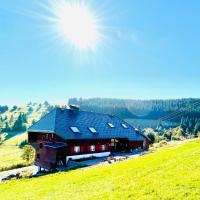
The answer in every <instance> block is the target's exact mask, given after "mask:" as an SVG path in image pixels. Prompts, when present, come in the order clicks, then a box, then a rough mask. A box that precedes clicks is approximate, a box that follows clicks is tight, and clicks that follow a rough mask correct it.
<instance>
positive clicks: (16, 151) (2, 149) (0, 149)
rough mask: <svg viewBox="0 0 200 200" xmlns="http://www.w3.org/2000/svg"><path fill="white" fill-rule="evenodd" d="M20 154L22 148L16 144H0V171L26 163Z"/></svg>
mask: <svg viewBox="0 0 200 200" xmlns="http://www.w3.org/2000/svg"><path fill="white" fill-rule="evenodd" d="M21 155H22V149H20V148H18V147H17V146H0V171H2V170H4V169H7V168H8V169H9V168H12V167H14V166H16V165H19V164H20V165H22V164H26V163H25V161H24V160H22V158H21Z"/></svg>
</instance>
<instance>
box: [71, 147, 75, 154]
mask: <svg viewBox="0 0 200 200" xmlns="http://www.w3.org/2000/svg"><path fill="white" fill-rule="evenodd" d="M70 153H71V154H73V153H74V146H70Z"/></svg>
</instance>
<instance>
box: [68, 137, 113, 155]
mask: <svg viewBox="0 0 200 200" xmlns="http://www.w3.org/2000/svg"><path fill="white" fill-rule="evenodd" d="M67 144H68V155H76V154H84V153H91V145H95V151H93V152H94V153H95V152H104V151H110V140H109V139H105V140H103V139H99V140H67ZM102 145H105V150H104V151H103V150H102ZM75 146H80V152H78V153H76V152H75V151H74V147H75Z"/></svg>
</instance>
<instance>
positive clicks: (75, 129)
mask: <svg viewBox="0 0 200 200" xmlns="http://www.w3.org/2000/svg"><path fill="white" fill-rule="evenodd" d="M70 129H71V130H72V132H74V133H80V131H79V129H78V128H77V127H76V126H70Z"/></svg>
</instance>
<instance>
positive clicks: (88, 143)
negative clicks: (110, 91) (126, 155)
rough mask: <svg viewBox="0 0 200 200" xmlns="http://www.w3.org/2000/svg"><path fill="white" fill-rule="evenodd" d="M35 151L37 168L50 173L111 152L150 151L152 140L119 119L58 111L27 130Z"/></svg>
mask: <svg viewBox="0 0 200 200" xmlns="http://www.w3.org/2000/svg"><path fill="white" fill-rule="evenodd" d="M28 141H29V143H31V144H32V146H33V147H34V148H35V150H36V158H35V164H36V165H38V166H39V167H41V168H44V169H47V170H50V169H53V168H56V167H57V166H60V165H66V164H67V162H68V160H69V159H72V160H75V159H81V158H89V157H101V156H108V155H110V153H112V152H121V151H131V150H134V149H136V148H141V149H148V146H149V140H148V138H147V137H146V136H144V135H143V134H141V133H140V132H138V131H137V130H136V129H134V128H133V127H132V126H131V125H129V124H128V123H126V122H125V121H123V120H121V119H120V118H118V117H116V116H112V115H107V114H100V113H95V112H86V111H80V110H79V108H78V107H77V106H73V105H71V106H70V107H69V108H55V109H53V110H52V111H51V112H49V113H48V114H47V115H45V116H44V117H43V118H41V119H40V120H39V121H38V122H36V123H35V124H34V125H33V126H32V127H30V128H29V130H28Z"/></svg>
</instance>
